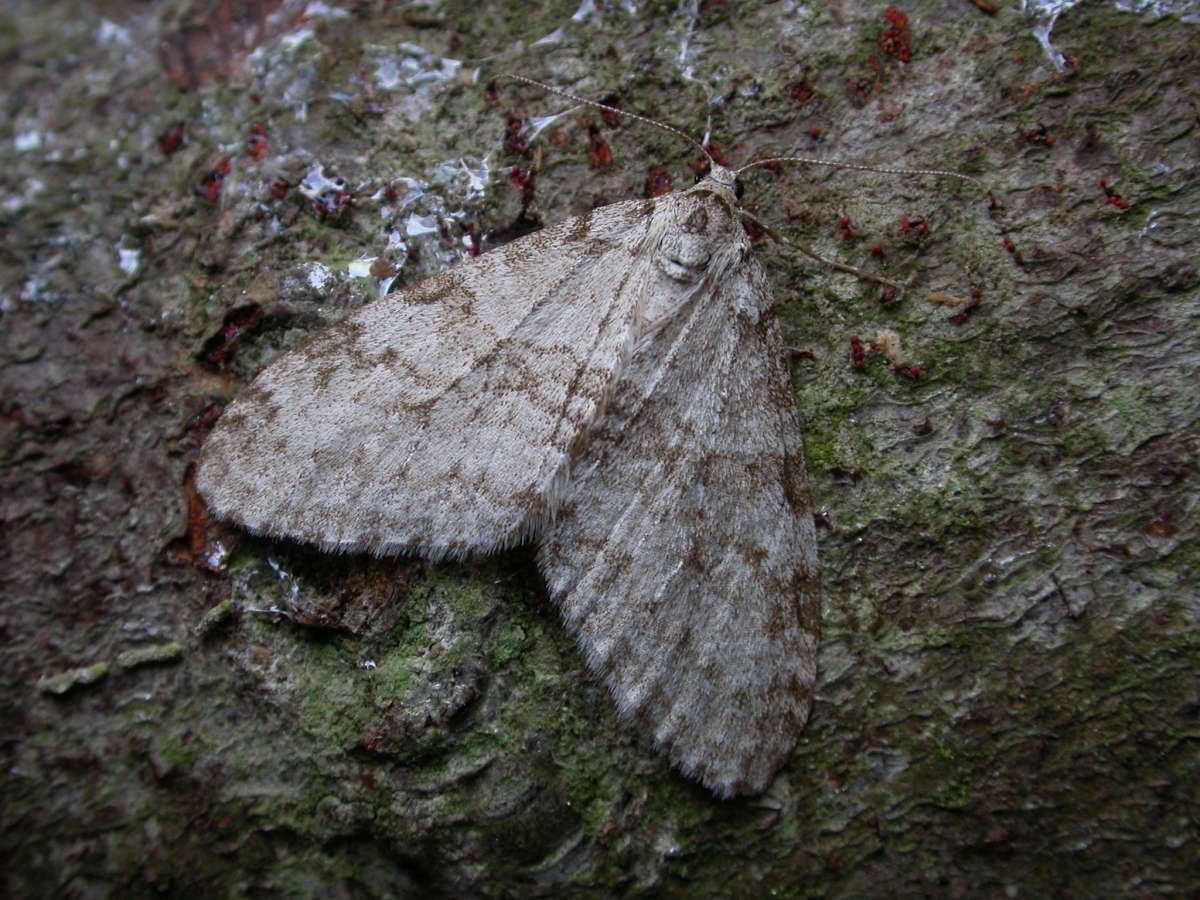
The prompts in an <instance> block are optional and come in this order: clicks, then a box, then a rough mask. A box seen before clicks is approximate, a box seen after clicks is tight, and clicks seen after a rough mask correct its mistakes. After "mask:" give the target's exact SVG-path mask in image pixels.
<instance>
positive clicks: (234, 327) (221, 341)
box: [200, 303, 262, 365]
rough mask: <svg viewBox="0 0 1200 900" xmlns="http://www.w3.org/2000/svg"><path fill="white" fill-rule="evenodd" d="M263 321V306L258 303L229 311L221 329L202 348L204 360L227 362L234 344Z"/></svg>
mask: <svg viewBox="0 0 1200 900" xmlns="http://www.w3.org/2000/svg"><path fill="white" fill-rule="evenodd" d="M261 321H262V307H261V306H259V305H258V304H257V303H250V304H248V305H246V306H239V307H237V308H236V309H232V310H230V311H229V313H228V315H226V316H225V322H224V324H223V325H222V326H221V330H220V331H218V332H217V333H216V334H214V335H213V336H212V337H210V338H209V339H208V340H207V341H205V342H204V347H203V348H201V350H200V359H201V360H202V361H203V362H207V363H213V364H215V365H219V364H220V363H223V362H225V361H226V360H227V359H228V358H229V355H230V353H231V352H232V351H233V348H234V345H235V344H236V343H237V342H238V341H239V340H241V339H242V338H243V337H245V336H246V335H247V334H249V333H250V332H252V331H253V330H254V329H255V328H257V327H258V325H259V323H260V322H261Z"/></svg>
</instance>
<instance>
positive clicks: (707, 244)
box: [653, 179, 745, 285]
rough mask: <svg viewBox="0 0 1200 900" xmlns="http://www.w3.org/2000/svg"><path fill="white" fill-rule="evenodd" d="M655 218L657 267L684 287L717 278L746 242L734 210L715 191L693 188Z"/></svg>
mask: <svg viewBox="0 0 1200 900" xmlns="http://www.w3.org/2000/svg"><path fill="white" fill-rule="evenodd" d="M705 181H707V179H705ZM704 183H705V182H701V184H700V185H697V187H701V186H702V185H703V184H704ZM656 216H657V217H658V221H657V222H656V223H655V224H656V225H657V226H658V227H657V228H655V229H653V230H654V231H656V232H658V233H657V234H656V235H655V236H656V237H657V238H658V240H657V242H656V246H655V263H656V264H657V266H658V268H659V270H660V271H661V272H662V273H663V274H664V275H666V276H667V277H668V278H670V279H671V280H672V281H675V282H679V283H681V284H685V285H691V284H697V283H699V282H700V281H701V280H703V279H704V278H705V276H714V275H718V274H719V272H718V271H717V270H718V269H723V268H724V266H725V265H726V264H727V263H728V261H729V260H730V259H731V258H732V257H731V254H732V256H737V255H738V254H739V252H740V249H741V244H742V243H744V241H745V238H744V235H743V233H742V230H741V226H740V225H739V224H738V222H737V220H736V219H735V218H734V216H733V209H732V206H731V205H730V204H729V203H727V202H726V200H725V198H724V197H722V196H719V194H718V192H716V191H707V190H703V191H701V190H696V188H693V189H692V190H690V191H688V192H687V193H684V194H681V195H678V196H676V197H671V198H670V200H669V201H667V202H664V203H662V204H661V206H660V208H659V209H658V210H657V212H656Z"/></svg>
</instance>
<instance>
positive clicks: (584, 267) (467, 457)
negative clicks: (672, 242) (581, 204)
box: [197, 201, 653, 557]
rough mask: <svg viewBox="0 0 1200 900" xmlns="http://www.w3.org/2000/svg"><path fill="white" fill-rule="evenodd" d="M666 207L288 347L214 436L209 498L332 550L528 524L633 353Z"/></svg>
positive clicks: (522, 531)
mask: <svg viewBox="0 0 1200 900" xmlns="http://www.w3.org/2000/svg"><path fill="white" fill-rule="evenodd" d="M652 208H653V204H650V203H648V202H647V201H630V202H625V203H617V204H613V205H611V206H606V207H603V208H601V209H598V210H595V211H594V212H592V213H590V214H588V215H585V216H582V217H580V218H576V219H570V220H567V221H566V222H563V223H562V224H560V225H557V226H555V227H551V228H547V229H544V230H542V231H539V232H537V233H535V234H532V235H529V236H527V237H525V238H521V239H519V240H517V241H514V242H512V243H510V244H506V245H504V246H503V247H500V248H498V249H497V250H494V251H492V252H491V253H487V254H484V255H483V256H480V257H478V258H476V259H473V260H470V261H468V262H465V263H463V264H461V265H459V266H457V267H456V268H454V269H451V270H450V271H448V272H446V273H444V274H442V275H439V276H436V277H434V278H430V279H429V280H427V281H424V282H422V283H420V284H418V285H416V286H415V287H413V288H411V289H408V290H403V291H399V292H397V293H394V294H391V295H389V296H387V297H385V298H383V299H381V300H379V301H377V302H375V303H372V304H369V305H368V306H366V307H364V308H363V309H361V310H359V311H357V312H356V313H354V314H353V315H351V316H349V317H348V318H347V319H345V320H343V321H342V322H340V323H338V324H337V325H334V326H332V327H330V328H328V329H326V330H324V331H322V332H319V333H318V334H317V335H315V336H314V337H313V338H311V339H310V340H309V341H307V342H306V343H305V344H303V345H301V346H300V347H298V348H296V349H295V350H293V351H291V352H289V353H286V354H284V355H283V356H281V357H279V358H278V359H276V360H275V361H274V362H272V363H271V364H270V365H269V366H268V367H267V368H266V369H265V370H263V372H262V373H261V374H260V375H259V376H258V377H257V378H256V379H255V381H254V383H253V384H252V385H251V386H250V387H249V388H248V389H246V390H245V391H243V392H242V394H241V395H240V396H239V397H237V398H236V399H235V400H234V401H233V402H232V403H231V404H230V406H229V407H228V409H227V410H226V411H225V413H224V414H223V415H222V416H221V419H220V421H219V422H218V424H217V426H216V428H215V429H214V430H213V432H212V434H211V435H210V436H209V438H208V440H207V441H206V443H205V447H204V451H203V454H202V457H201V462H200V467H199V472H198V477H197V486H198V488H199V490H200V492H201V494H202V495H203V496H204V498H205V500H206V501H207V503H208V505H209V507H210V508H211V509H212V510H213V511H215V512H216V513H217V514H218V515H220V516H222V517H225V518H229V519H232V520H234V521H236V522H238V523H239V524H241V525H243V526H244V527H246V528H247V529H249V530H251V531H255V532H260V533H265V534H268V535H272V536H286V537H291V538H297V539H300V540H304V541H309V542H311V543H315V544H318V545H320V546H322V547H323V548H324V549H327V550H330V549H338V550H362V549H365V550H370V551H372V552H374V553H380V554H382V553H395V552H415V553H422V554H426V555H430V556H435V557H437V556H443V555H455V556H458V555H463V554H466V553H468V552H471V551H481V552H486V551H488V550H491V549H494V548H496V547H500V546H506V545H510V544H514V543H518V542H520V541H521V540H523V539H525V538H526V537H528V536H529V535H530V534H531V533H532V532H535V531H536V530H537V529H538V528H539V527H540V526H541V524H542V522H543V521H544V520H545V519H546V518H547V517H548V515H549V506H550V505H552V503H553V501H554V496H553V495H554V491H555V489H556V487H558V486H560V480H561V473H562V471H563V469H564V467H565V464H566V462H567V459H568V451H569V449H570V447H571V446H572V444H573V442H574V441H575V440H576V438H577V437H578V436H579V434H580V433H581V432H582V431H584V430H585V429H586V428H587V427H588V426H589V425H590V424H591V423H592V422H593V420H594V419H595V418H596V416H597V415H598V412H599V411H600V410H601V409H602V408H603V404H604V402H605V401H606V399H607V397H608V395H609V393H610V392H611V389H612V387H613V385H614V383H615V378H616V376H617V373H618V372H619V370H620V368H621V367H622V366H623V365H624V364H625V362H626V360H627V359H628V355H629V349H630V346H631V343H632V340H633V335H632V333H631V328H632V327H633V323H634V321H635V317H636V315H637V310H636V307H637V305H638V303H639V296H640V292H641V290H642V281H643V279H641V278H640V277H639V272H640V271H641V269H642V267H644V265H645V263H644V260H643V259H642V258H641V257H640V256H639V255H638V252H637V251H638V248H639V246H640V242H641V240H642V238H643V235H644V232H645V229H646V224H647V221H648V219H649V213H650V211H651V209H652Z"/></svg>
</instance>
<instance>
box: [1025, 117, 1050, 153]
mask: <svg viewBox="0 0 1200 900" xmlns="http://www.w3.org/2000/svg"><path fill="white" fill-rule="evenodd" d="M1025 140H1027V141H1029V143H1031V144H1041V145H1042V146H1043V147H1053V146H1054V138H1053V137H1052V136H1051V135H1050V132H1049V131H1047V130H1046V126H1045V125H1043V124H1041V123H1040V122H1039V123H1038V124H1037V126H1036V127H1034V128H1030V129H1029V130H1028V131H1026V132H1025Z"/></svg>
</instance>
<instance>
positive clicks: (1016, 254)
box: [1003, 238, 1025, 266]
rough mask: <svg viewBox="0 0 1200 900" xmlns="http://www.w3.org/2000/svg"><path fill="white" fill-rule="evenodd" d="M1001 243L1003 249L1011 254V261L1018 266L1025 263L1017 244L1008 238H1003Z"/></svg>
mask: <svg viewBox="0 0 1200 900" xmlns="http://www.w3.org/2000/svg"><path fill="white" fill-rule="evenodd" d="M1003 244H1004V249H1005V250H1007V251H1008V253H1009V255H1010V256H1012V258H1013V262H1015V263H1016V264H1017V265H1018V266H1023V265H1024V264H1025V258H1024V257H1023V256H1021V251H1020V250H1018V249H1017V245H1016V244H1014V243H1013V242H1012V241H1011V240H1009V239H1008V238H1005V239H1004V241H1003Z"/></svg>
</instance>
